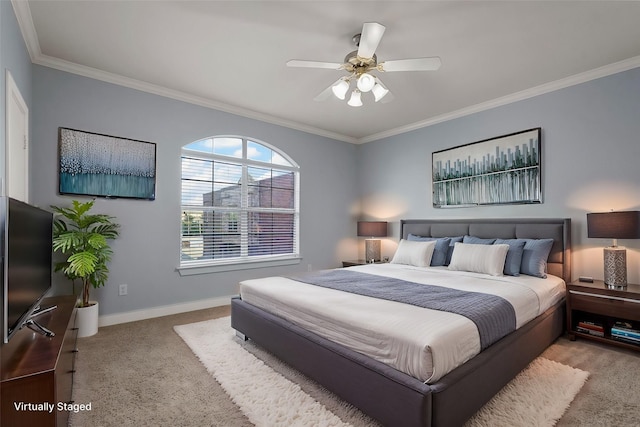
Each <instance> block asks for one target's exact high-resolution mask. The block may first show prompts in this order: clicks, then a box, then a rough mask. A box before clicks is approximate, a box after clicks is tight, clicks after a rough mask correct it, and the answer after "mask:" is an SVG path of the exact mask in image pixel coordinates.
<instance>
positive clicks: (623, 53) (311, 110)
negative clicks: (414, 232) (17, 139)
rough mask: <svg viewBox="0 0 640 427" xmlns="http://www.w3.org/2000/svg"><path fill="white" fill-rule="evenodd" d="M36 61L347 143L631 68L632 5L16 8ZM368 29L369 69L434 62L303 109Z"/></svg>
mask: <svg viewBox="0 0 640 427" xmlns="http://www.w3.org/2000/svg"><path fill="white" fill-rule="evenodd" d="M13 5H14V9H15V10H16V15H17V17H18V22H19V24H20V28H21V30H22V33H23V36H24V38H25V40H26V42H27V47H28V49H29V53H30V55H31V59H32V60H33V62H34V63H37V64H42V65H46V66H50V67H54V68H58V69H62V70H65V71H70V72H73V73H77V74H82V75H87V76H90V77H94V78H98V79H101V80H105V81H110V82H114V83H118V84H122V85H125V86H129V87H134V88H137V89H141V90H145V91H149V92H152V93H158V94H162V95H165V96H170V97H172V98H176V99H181V100H184V101H188V102H193V103H196V104H199V105H205V106H210V107H213V108H216V109H220V110H224V111H229V112H233V113H236V114H240V115H243V116H247V117H252V118H256V119H260V120H264V121H267V122H272V123H277V124H282V125H285V126H289V127H292V128H295V129H301V130H305V131H308V132H312V133H316V134H319V135H325V136H329V137H332V138H336V139H340V140H343V141H348V142H354V143H359V142H368V141H372V140H375V139H378V138H381V137H384V136H389V135H394V134H398V133H401V132H404V131H407V130H410V129H415V128H418V127H422V126H426V125H429V124H432V123H437V122H439V121H443V120H446V119H450V118H453V117H459V116H462V115H465V114H469V113H472V112H475V111H480V110H482V109H486V108H490V107H492V106H496V105H502V104H505V103H508V102H512V101H515V100H519V99H524V98H527V97H530V96H534V95H537V94H539V93H544V92H548V91H550V90H555V89H558V88H561V87H566V86H569V85H572V84H575V83H580V82H583V81H587V80H590V79H593V78H597V77H600V76H604V75H608V74H611V73H614V72H619V71H622V70H626V69H630V68H634V67H638V66H640V2H636V1H629V2H616V1H586V2H582V1H530V2H529V1H512V2H509V1H495V2H494V1H473V2H471V1H467V2H458V1H411V2H404V1H373V2H366V1H168V0H163V1H152V0H146V1H98V0H84V1H58V0H45V1H33V0H32V1H28V2H27V1H22V0H13ZM364 22H379V23H381V24H383V25H385V26H386V32H385V34H384V37H383V39H382V42H381V43H380V45H379V47H378V49H377V51H376V54H377V56H378V60H379V61H380V62H381V61H384V60H391V59H403V58H414V57H423V56H439V57H440V58H441V59H442V67H441V68H440V70H438V71H433V72H404V73H402V72H397V73H385V74H381V75H380V77H381V78H382V79H383V81H384V83H385V84H386V86H387V87H388V88H389V89H390V90H391V91H392V93H393V94H394V96H395V99H394V101H393V102H389V103H386V104H383V103H374V102H373V99H372V96H371V95H370V94H365V95H364V96H363V100H364V104H365V105H364V106H362V107H360V108H354V107H349V106H348V105H346V103H345V102H344V101H339V100H338V99H335V98H334V97H331V98H330V99H329V100H327V101H325V102H316V101H314V100H313V98H314V97H315V96H316V95H317V94H318V93H320V92H321V91H322V90H324V89H325V88H326V87H327V86H329V85H330V84H331V83H333V82H334V81H335V80H336V79H338V78H339V77H340V76H341V75H342V74H343V73H344V72H340V71H335V70H323V69H302V68H288V67H286V66H285V63H286V62H287V60H289V59H307V60H318V61H328V62H342V60H343V58H344V56H345V55H346V54H347V53H349V52H350V51H352V50H354V49H355V46H354V45H353V44H352V41H351V39H352V36H353V35H354V34H356V33H358V32H360V30H361V28H362V24H363V23H364Z"/></svg>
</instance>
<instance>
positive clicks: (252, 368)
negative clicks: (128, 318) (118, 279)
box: [174, 317, 589, 427]
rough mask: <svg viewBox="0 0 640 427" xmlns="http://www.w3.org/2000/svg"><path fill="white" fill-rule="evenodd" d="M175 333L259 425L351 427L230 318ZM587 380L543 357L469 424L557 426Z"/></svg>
mask: <svg viewBox="0 0 640 427" xmlns="http://www.w3.org/2000/svg"><path fill="white" fill-rule="evenodd" d="M174 329H175V331H176V332H177V333H178V335H180V337H181V338H182V339H183V340H184V341H185V342H186V343H187V345H188V346H189V347H190V348H191V350H192V351H193V352H194V354H195V355H196V356H197V357H198V359H200V361H201V362H202V363H203V364H204V366H205V367H206V368H207V370H208V371H209V372H210V373H211V375H213V376H214V378H215V379H216V380H217V381H218V382H219V383H220V384H221V385H222V387H223V388H224V390H225V391H226V392H227V394H229V396H230V397H231V400H232V401H233V402H234V403H235V404H236V405H238V407H239V408H240V409H241V410H242V412H243V413H244V414H245V415H246V416H247V418H248V419H249V421H251V422H252V423H253V424H255V425H256V426H258V427H273V426H301V427H303V426H304V427H306V426H311V425H313V426H349V425H351V424H349V423H346V422H343V421H342V420H340V418H339V417H338V416H336V415H335V414H334V413H333V412H331V411H329V410H328V409H327V408H326V407H325V406H324V405H322V404H320V403H318V402H317V401H316V400H315V399H314V398H312V397H311V396H309V395H308V394H307V393H305V392H304V391H303V390H302V389H301V388H300V386H298V385H297V384H295V383H294V382H291V381H289V380H288V379H286V378H285V377H284V376H282V375H281V374H279V373H278V372H276V371H275V370H273V369H272V368H271V367H269V366H267V365H266V364H265V363H264V362H263V361H261V360H260V359H259V358H257V357H256V356H254V355H253V354H252V353H250V352H249V351H247V350H245V349H244V348H243V346H242V343H241V341H239V340H238V339H237V338H236V337H235V334H234V332H233V330H232V329H231V326H230V319H229V317H224V318H220V319H214V320H208V321H205V322H198V323H192V324H189V325H180V326H175V327H174ZM588 376H589V373H588V372H584V371H581V370H579V369H575V368H572V367H570V366H566V365H563V364H561V363H557V362H554V361H551V360H548V359H545V358H542V357H539V358H537V359H536V360H534V361H533V362H532V363H531V364H530V365H529V366H528V367H527V368H526V369H525V370H524V371H523V372H521V373H520V374H519V375H518V376H517V377H516V378H515V379H513V380H512V381H511V382H510V383H509V384H507V385H506V386H505V387H504V388H503V389H502V390H501V391H500V392H499V393H498V394H497V395H496V396H495V397H494V398H493V399H492V400H491V401H490V402H489V403H487V404H486V405H485V406H484V407H483V408H482V409H481V410H480V411H479V412H478V413H477V414H476V415H475V416H474V417H473V418H472V419H471V420H469V422H468V423H467V426H468V427H479V426H527V427H529V426H539V427H547V426H553V425H555V423H556V422H557V421H558V420H559V419H560V417H562V414H563V413H564V412H565V411H566V409H567V408H568V407H569V404H570V403H571V401H572V400H573V398H574V397H575V395H576V394H577V393H578V391H580V388H582V386H583V385H584V383H585V381H586V380H587V377H588ZM329 398H331V397H329ZM333 398H334V399H338V398H337V397H333Z"/></svg>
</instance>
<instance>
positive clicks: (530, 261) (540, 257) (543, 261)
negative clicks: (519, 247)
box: [520, 239, 553, 279]
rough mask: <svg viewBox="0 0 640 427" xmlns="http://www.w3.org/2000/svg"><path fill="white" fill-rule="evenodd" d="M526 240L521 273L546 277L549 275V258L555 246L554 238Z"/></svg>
mask: <svg viewBox="0 0 640 427" xmlns="http://www.w3.org/2000/svg"><path fill="white" fill-rule="evenodd" d="M524 240H525V244H524V251H523V253H522V263H521V264H520V273H522V274H527V275H529V276H535V277H541V278H543V279H545V278H546V277H547V259H548V258H549V253H550V252H551V247H552V246H553V239H524Z"/></svg>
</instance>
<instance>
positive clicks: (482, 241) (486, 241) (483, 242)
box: [462, 235, 496, 245]
mask: <svg viewBox="0 0 640 427" xmlns="http://www.w3.org/2000/svg"><path fill="white" fill-rule="evenodd" d="M495 241H496V239H483V238H480V237H476V236H468V235H467V236H464V238H463V239H462V243H471V244H472V245H493V242H495Z"/></svg>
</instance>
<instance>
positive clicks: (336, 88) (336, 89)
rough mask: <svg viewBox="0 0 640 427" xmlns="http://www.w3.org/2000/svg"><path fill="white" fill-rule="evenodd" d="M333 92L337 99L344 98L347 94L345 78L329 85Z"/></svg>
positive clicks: (347, 86)
mask: <svg viewBox="0 0 640 427" xmlns="http://www.w3.org/2000/svg"><path fill="white" fill-rule="evenodd" d="M331 90H332V91H333V94H334V95H335V96H336V98H338V99H344V98H345V96H347V91H348V90H349V82H347V81H346V80H340V81H339V82H338V83H336V84H334V85H333V86H332V87H331Z"/></svg>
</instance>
